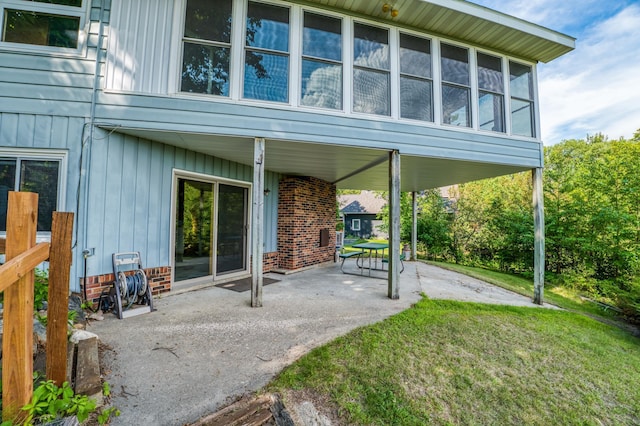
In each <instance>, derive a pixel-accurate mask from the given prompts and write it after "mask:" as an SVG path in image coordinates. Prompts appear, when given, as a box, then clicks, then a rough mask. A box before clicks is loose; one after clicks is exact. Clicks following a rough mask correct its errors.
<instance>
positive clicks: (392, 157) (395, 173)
mask: <svg viewBox="0 0 640 426" xmlns="http://www.w3.org/2000/svg"><path fill="white" fill-rule="evenodd" d="M399 266H400V152H398V151H396V150H394V151H391V152H389V274H388V281H389V285H388V289H387V295H388V296H389V298H390V299H399V298H400V289H399V282H400V268H399Z"/></svg>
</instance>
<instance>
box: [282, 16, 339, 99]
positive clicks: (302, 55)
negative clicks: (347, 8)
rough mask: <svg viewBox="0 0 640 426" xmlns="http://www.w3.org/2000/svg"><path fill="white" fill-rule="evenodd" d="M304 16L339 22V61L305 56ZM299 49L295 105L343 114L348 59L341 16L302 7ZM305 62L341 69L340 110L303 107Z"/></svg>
mask: <svg viewBox="0 0 640 426" xmlns="http://www.w3.org/2000/svg"><path fill="white" fill-rule="evenodd" d="M306 14H312V15H316V16H321V17H323V18H328V19H335V20H337V21H339V22H340V42H341V46H340V48H341V51H342V55H340V59H339V60H334V59H327V58H320V57H316V56H311V55H306V54H305V53H304V31H305V29H306V25H305V16H306ZM299 26H300V28H301V29H300V49H299V51H300V52H299V53H300V58H299V59H300V64H299V67H298V68H299V73H298V75H297V76H295V77H296V78H295V79H294V81H295V82H296V84H297V86H298V90H299V92H298V93H297V100H296V101H295V102H296V105H297V106H298V107H300V108H311V109H319V110H322V111H329V112H344V111H345V87H344V86H345V80H346V79H345V75H346V73H345V69H346V65H345V58H348V57H349V55H348V52H345V47H346V46H347V44H346V43H345V31H344V27H345V17H344V16H341V15H333V14H330V13H327V12H326V11H322V10H316V9H313V8H308V7H303V8H301V11H300V25H299ZM292 28H293V23H292ZM305 61H309V62H314V63H319V64H326V65H331V66H339V67H340V69H341V73H340V108H326V107H319V106H314V105H304V104H303V103H302V96H303V95H304V93H303V91H302V84H303V80H304V75H303V73H302V70H303V66H304V62H305Z"/></svg>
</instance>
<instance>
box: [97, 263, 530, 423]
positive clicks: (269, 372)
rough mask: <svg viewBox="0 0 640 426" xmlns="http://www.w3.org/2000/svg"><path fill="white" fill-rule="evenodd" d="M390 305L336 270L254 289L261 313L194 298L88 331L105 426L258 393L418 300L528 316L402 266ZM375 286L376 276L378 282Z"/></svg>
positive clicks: (480, 291)
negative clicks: (99, 362)
mask: <svg viewBox="0 0 640 426" xmlns="http://www.w3.org/2000/svg"><path fill="white" fill-rule="evenodd" d="M405 265H406V270H405V271H404V273H403V274H402V275H401V279H400V300H390V299H388V298H387V282H386V281H385V280H383V279H376V278H369V277H361V276H354V275H345V274H342V273H341V272H340V268H339V267H338V266H337V264H331V265H326V266H322V267H318V268H315V269H312V270H308V271H304V272H300V273H298V274H292V275H286V276H284V275H276V274H267V276H269V277H272V278H275V279H279V280H280V282H278V283H274V284H271V285H269V286H268V287H265V288H264V289H263V303H264V306H263V307H262V308H251V307H250V294H249V292H245V293H237V292H234V291H229V290H225V289H223V288H219V287H207V288H201V289H198V290H196V291H191V292H186V293H182V294H178V295H170V296H164V297H162V298H160V299H156V300H155V301H154V307H156V308H157V311H156V312H153V313H150V314H145V315H141V316H136V317H132V318H127V319H125V320H118V319H116V318H115V316H112V315H107V318H106V319H105V320H104V321H102V322H95V323H92V324H91V325H90V327H89V330H90V331H92V332H94V333H97V334H98V335H99V336H100V339H101V340H102V342H103V343H105V344H107V345H108V346H110V347H111V348H112V349H113V351H111V352H109V351H108V352H107V353H106V355H105V363H106V368H107V370H109V371H110V372H109V373H108V375H107V377H106V380H107V381H108V382H109V383H110V385H111V388H112V405H114V406H116V407H118V409H120V410H121V412H122V415H121V416H120V417H118V418H116V419H114V420H113V422H112V424H113V425H132V424H135V425H182V424H185V423H189V422H193V421H195V420H197V419H198V418H200V417H202V416H203V415H206V414H208V413H212V412H214V411H216V410H217V409H219V408H220V407H221V406H222V405H223V404H224V403H225V402H227V401H228V400H229V399H231V398H234V397H236V396H239V395H242V394H244V393H246V392H251V391H255V390H257V389H259V388H261V387H262V386H264V385H265V384H267V383H268V382H269V381H270V380H271V379H272V378H273V377H274V376H275V375H276V374H277V373H278V372H279V371H280V370H281V369H282V368H283V367H284V366H286V365H288V364H290V363H291V362H293V361H295V360H296V359H298V358H299V357H300V356H301V355H303V354H305V353H307V352H308V351H309V350H311V349H312V348H314V347H317V346H320V345H322V344H324V343H326V342H328V341H330V340H332V339H334V338H335V337H337V336H340V335H343V334H345V333H347V332H349V331H350V330H352V329H354V328H357V327H359V326H363V325H367V324H371V323H374V322H377V321H380V320H382V319H384V318H387V317H389V316H391V315H394V314H396V313H398V312H400V311H402V310H404V309H407V308H408V307H410V306H411V304H413V303H415V302H416V301H418V300H419V299H420V297H421V296H420V294H421V293H422V292H424V293H426V294H427V295H428V296H429V297H431V298H451V299H458V300H468V301H478V302H483V303H505V304H514V305H521V306H536V305H533V304H532V303H531V301H530V300H529V299H528V298H526V297H522V296H519V295H517V294H514V293H510V292H507V291H504V290H501V289H497V288H496V287H494V286H491V285H489V284H486V283H483V282H481V281H479V280H474V279H472V278H469V277H466V276H463V275H460V274H457V273H455V272H450V271H446V270H443V269H441V268H437V267H434V266H430V265H426V264H423V263H417V262H406V263H405ZM378 274H379V276H380V277H384V275H383V274H382V273H378Z"/></svg>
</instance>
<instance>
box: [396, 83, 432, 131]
mask: <svg viewBox="0 0 640 426" xmlns="http://www.w3.org/2000/svg"><path fill="white" fill-rule="evenodd" d="M431 98H432V96H431V82H430V81H428V80H419V79H415V78H407V77H401V78H400V116H401V117H402V118H410V119H413V120H422V121H433V111H432V102H431Z"/></svg>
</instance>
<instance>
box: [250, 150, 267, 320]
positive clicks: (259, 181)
mask: <svg viewBox="0 0 640 426" xmlns="http://www.w3.org/2000/svg"><path fill="white" fill-rule="evenodd" d="M252 198H253V220H252V227H251V253H252V256H251V259H252V267H251V269H252V271H251V272H252V276H251V306H252V307H254V308H259V307H261V306H262V263H263V254H264V247H263V244H264V233H263V229H264V223H263V221H264V139H263V138H256V139H255V142H254V148H253V197H252Z"/></svg>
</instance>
